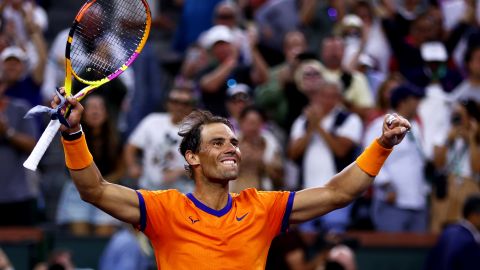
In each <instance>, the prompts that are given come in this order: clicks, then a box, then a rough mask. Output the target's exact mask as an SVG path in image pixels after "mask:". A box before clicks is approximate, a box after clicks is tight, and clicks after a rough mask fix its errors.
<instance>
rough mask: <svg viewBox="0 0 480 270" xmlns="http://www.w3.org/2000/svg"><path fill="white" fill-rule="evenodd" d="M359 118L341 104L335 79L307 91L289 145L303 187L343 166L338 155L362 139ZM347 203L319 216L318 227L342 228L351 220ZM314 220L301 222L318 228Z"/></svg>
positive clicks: (321, 180) (324, 179)
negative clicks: (299, 163) (307, 99)
mask: <svg viewBox="0 0 480 270" xmlns="http://www.w3.org/2000/svg"><path fill="white" fill-rule="evenodd" d="M361 136H362V121H361V119H360V118H359V117H358V115H356V114H354V113H350V112H348V111H346V110H345V109H344V108H343V107H342V105H341V86H340V85H339V84H338V83H337V82H329V81H327V82H323V83H322V82H320V83H317V84H316V89H315V91H314V92H313V93H312V94H311V95H310V104H309V105H308V107H306V109H305V111H304V113H303V114H302V115H301V116H300V117H298V118H297V120H295V122H294V124H293V126H292V133H291V135H290V145H289V147H288V153H289V157H290V158H291V159H292V160H299V159H302V175H303V188H311V187H318V186H322V185H324V184H326V182H327V180H328V179H330V178H331V177H332V176H333V175H335V174H336V173H337V172H339V171H340V170H342V169H343V168H342V167H339V166H340V163H338V164H336V158H337V159H343V158H346V157H347V155H348V154H349V152H350V151H351V150H352V149H353V148H354V147H355V144H360V143H361ZM350 208H351V207H350V206H347V207H345V208H342V209H338V210H335V211H333V212H331V213H329V214H326V215H324V216H322V217H321V218H319V221H320V223H321V229H324V230H326V231H332V232H343V231H345V230H346V228H347V226H348V225H349V222H350ZM316 223H318V222H316V221H310V222H307V223H305V224H302V225H301V226H300V228H301V229H302V230H305V231H312V230H313V231H318V230H319V228H315V224H316Z"/></svg>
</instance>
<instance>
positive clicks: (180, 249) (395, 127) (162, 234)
mask: <svg viewBox="0 0 480 270" xmlns="http://www.w3.org/2000/svg"><path fill="white" fill-rule="evenodd" d="M68 102H69V103H70V104H71V105H72V110H71V113H70V116H69V118H68V121H69V122H70V125H71V128H70V129H67V128H66V127H62V128H61V130H62V137H63V138H62V142H63V145H64V149H65V159H66V165H67V167H68V168H69V170H70V174H71V176H72V179H73V181H74V183H75V185H76V186H77V189H78V191H79V192H80V194H81V196H82V199H83V200H85V201H87V202H90V203H92V204H94V205H95V206H97V207H99V208H101V209H102V210H104V211H105V212H107V213H109V214H110V215H112V216H114V217H116V218H118V219H120V220H122V221H124V222H127V223H130V224H132V225H134V226H136V227H137V228H138V229H139V230H141V231H143V232H144V233H145V234H146V235H147V236H148V237H149V239H150V241H151V242H152V245H153V247H154V249H155V255H156V260H157V266H158V269H189V270H190V269H264V268H265V263H266V258H267V253H268V249H269V246H270V243H271V241H272V239H273V238H274V237H275V235H277V234H278V233H280V232H281V231H282V230H286V229H287V227H288V225H289V224H291V223H299V222H303V221H307V220H309V219H312V218H315V217H319V216H321V215H323V214H325V213H328V212H330V211H332V210H334V209H336V208H339V207H342V206H345V205H346V204H348V203H349V202H351V201H352V200H354V199H355V198H356V197H357V196H358V195H360V194H361V193H362V192H363V191H364V190H365V189H367V188H368V186H369V185H370V184H371V183H372V181H373V178H374V176H375V175H376V174H377V173H378V171H379V170H380V168H381V166H382V164H383V162H384V161H385V159H386V158H387V157H388V155H389V153H390V152H391V151H392V148H393V146H394V145H396V144H398V143H399V142H400V141H401V140H402V139H403V137H404V136H405V133H406V132H407V130H408V129H409V128H410V124H409V123H408V121H407V120H405V119H404V118H403V117H401V116H398V115H387V116H386V117H385V122H384V126H383V131H382V135H381V136H380V137H379V138H378V139H376V140H375V141H374V142H373V143H372V145H370V146H369V147H368V148H367V149H366V150H365V151H364V153H363V154H362V155H360V157H359V158H358V159H357V160H356V162H354V163H353V164H351V165H350V166H348V167H347V168H345V169H344V170H343V171H342V172H340V173H339V174H337V175H336V176H334V177H333V178H332V179H331V181H330V182H329V183H328V184H327V185H325V186H324V187H318V188H311V189H306V190H301V191H298V192H280V191H277V192H263V191H257V190H256V189H248V190H245V191H242V192H241V193H240V194H234V193H229V191H228V182H229V181H230V180H235V179H236V178H237V175H238V171H239V165H240V162H241V159H242V156H241V152H240V149H239V147H238V139H237V137H236V136H235V134H234V132H233V129H232V127H231V125H230V123H229V122H228V120H226V119H225V118H222V117H216V116H213V115H212V114H211V113H209V112H206V111H194V112H193V113H192V114H190V115H189V116H187V118H186V119H184V122H183V125H182V127H181V129H180V132H179V134H180V135H181V136H182V137H183V140H182V142H181V144H180V152H181V153H182V155H183V156H184V157H185V160H186V162H187V164H188V165H187V166H186V169H187V172H188V173H189V174H190V176H191V178H192V179H194V181H195V190H194V192H193V193H191V194H186V195H185V194H182V193H179V192H178V191H176V190H161V191H146V190H139V191H135V190H132V189H129V188H126V187H123V186H119V185H116V184H112V183H108V182H107V181H105V180H104V179H103V177H102V175H101V174H100V172H99V171H98V169H97V167H96V166H95V163H94V162H93V159H92V157H91V155H90V153H89V152H88V147H87V145H86V143H85V139H84V135H83V132H82V131H81V127H80V125H79V124H78V123H79V120H80V117H81V114H82V111H83V107H82V105H81V104H80V103H78V102H77V101H76V100H75V99H73V98H71V97H69V98H68ZM56 104H59V99H58V97H55V98H54V101H53V102H52V106H55V105H56Z"/></svg>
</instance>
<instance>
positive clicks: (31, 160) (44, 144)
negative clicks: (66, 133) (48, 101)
mask: <svg viewBox="0 0 480 270" xmlns="http://www.w3.org/2000/svg"><path fill="white" fill-rule="evenodd" d="M60 125H61V124H60V121H58V120H51V121H50V123H48V126H47V128H46V129H45V131H43V133H42V136H41V137H40V139H39V140H38V142H37V144H36V145H35V147H34V148H33V150H32V153H30V156H28V158H27V160H25V162H24V163H23V167H25V168H27V169H29V170H32V171H36V170H37V166H38V163H39V162H40V160H41V159H42V157H43V155H44V154H45V151H47V148H48V146H49V145H50V143H51V142H52V140H53V137H55V135H56V134H57V132H58V129H59V128H60Z"/></svg>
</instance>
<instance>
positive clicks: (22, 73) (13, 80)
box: [0, 16, 47, 106]
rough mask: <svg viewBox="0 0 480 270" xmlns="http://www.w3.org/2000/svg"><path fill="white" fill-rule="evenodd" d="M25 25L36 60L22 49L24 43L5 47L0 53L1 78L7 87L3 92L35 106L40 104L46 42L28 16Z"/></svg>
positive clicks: (45, 60)
mask: <svg viewBox="0 0 480 270" xmlns="http://www.w3.org/2000/svg"><path fill="white" fill-rule="evenodd" d="M25 27H26V29H27V33H28V38H29V39H30V42H31V45H32V47H34V48H35V52H36V55H37V59H36V61H33V60H34V59H32V58H31V57H29V55H30V54H29V53H27V51H25V50H24V48H23V47H22V46H23V45H24V44H16V45H12V46H10V47H7V48H5V49H4V50H3V51H2V52H1V54H0V60H1V61H2V63H1V65H2V66H3V80H4V82H5V83H6V84H7V87H8V89H7V90H6V92H5V94H6V95H7V96H11V97H17V98H22V99H25V100H27V101H28V102H30V104H31V106H35V105H39V104H42V99H41V95H40V86H41V85H42V83H43V73H44V70H45V65H46V62H47V44H46V41H45V38H44V37H43V33H42V31H41V29H40V27H39V26H38V25H37V24H36V23H34V22H33V21H32V18H29V17H28V16H27V17H26V18H25ZM30 64H34V65H33V66H30Z"/></svg>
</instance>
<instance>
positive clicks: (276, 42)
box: [255, 0, 301, 66]
mask: <svg viewBox="0 0 480 270" xmlns="http://www.w3.org/2000/svg"><path fill="white" fill-rule="evenodd" d="M300 2H301V1H299V0H268V1H267V2H265V4H263V5H262V6H261V7H260V8H259V9H258V10H257V11H256V13H255V23H256V24H257V26H258V31H259V38H260V40H259V48H260V51H261V52H262V55H263V56H264V57H265V59H266V61H267V62H268V63H269V65H270V66H273V65H277V64H279V63H281V62H282V60H283V57H282V50H283V48H282V44H283V43H282V42H283V40H284V38H285V35H286V34H287V33H288V32H292V31H295V30H298V25H299V14H298V11H299V5H300Z"/></svg>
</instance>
